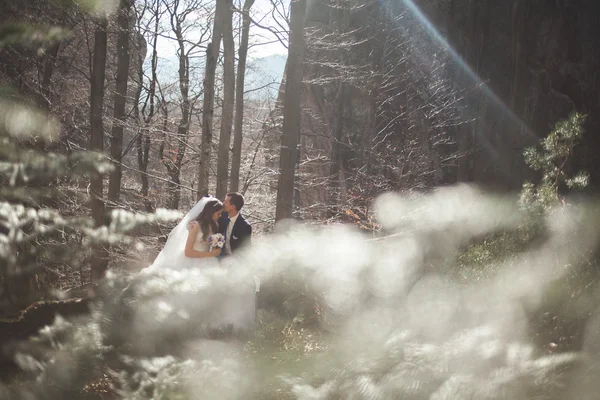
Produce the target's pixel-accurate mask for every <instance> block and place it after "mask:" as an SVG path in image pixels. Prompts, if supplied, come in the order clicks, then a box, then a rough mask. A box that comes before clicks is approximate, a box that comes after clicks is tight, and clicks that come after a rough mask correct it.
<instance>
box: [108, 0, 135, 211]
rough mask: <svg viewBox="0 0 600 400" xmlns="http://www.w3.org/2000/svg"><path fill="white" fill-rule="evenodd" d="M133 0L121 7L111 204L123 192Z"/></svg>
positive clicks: (126, 1) (125, 1)
mask: <svg viewBox="0 0 600 400" xmlns="http://www.w3.org/2000/svg"><path fill="white" fill-rule="evenodd" d="M131 1H132V0H121V4H120V7H119V16H118V19H117V20H118V26H119V39H118V40H117V82H116V89H117V90H116V93H115V100H114V114H113V126H112V133H111V137H110V155H111V157H112V160H113V166H114V170H113V171H112V172H111V173H110V176H109V180H108V200H109V202H110V203H111V205H113V206H114V205H115V204H116V203H117V202H118V201H119V194H120V192H121V176H122V168H121V158H122V154H123V129H124V125H125V119H126V115H125V104H126V101H127V81H128V80H129V34H130V30H131V28H130V27H131V22H130V18H129V17H130V11H131Z"/></svg>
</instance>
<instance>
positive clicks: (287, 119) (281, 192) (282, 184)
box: [275, 0, 306, 221]
mask: <svg viewBox="0 0 600 400" xmlns="http://www.w3.org/2000/svg"><path fill="white" fill-rule="evenodd" d="M305 14H306V0H292V5H291V11H290V44H289V47H288V58H287V71H286V77H285V93H284V99H283V128H282V130H283V135H282V137H281V149H280V153H279V179H278V182H277V205H276V209H275V220H277V221H279V220H281V219H284V218H291V217H292V212H293V202H294V181H295V169H296V161H297V159H298V143H299V141H300V122H301V107H300V102H301V98H302V77H303V68H302V64H303V62H304V47H305V44H304V20H305Z"/></svg>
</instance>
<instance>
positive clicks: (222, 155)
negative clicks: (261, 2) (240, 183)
mask: <svg viewBox="0 0 600 400" xmlns="http://www.w3.org/2000/svg"><path fill="white" fill-rule="evenodd" d="M224 14H225V15H224V18H223V64H224V66H223V112H222V114H221V132H220V135H219V158H218V161H217V190H216V196H217V198H219V199H223V198H224V197H225V194H226V193H227V182H228V180H229V179H228V178H229V173H228V172H229V151H230V150H229V146H230V144H231V125H232V123H233V106H234V101H235V99H234V96H235V69H234V58H235V50H234V44H233V22H232V19H233V2H232V1H231V0H226V1H225V13H224Z"/></svg>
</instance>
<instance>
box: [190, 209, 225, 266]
mask: <svg viewBox="0 0 600 400" xmlns="http://www.w3.org/2000/svg"><path fill="white" fill-rule="evenodd" d="M221 211H223V203H221V202H220V201H219V200H217V199H212V200H209V201H207V202H206V204H205V205H204V208H203V209H202V211H201V212H200V215H198V217H197V218H196V219H195V221H193V222H191V223H190V225H189V227H188V228H189V232H188V237H187V240H186V242H185V251H184V254H185V256H186V257H190V258H208V257H218V256H219V255H220V254H221V248H220V247H217V248H215V249H212V248H211V244H210V243H209V241H208V238H209V236H211V235H214V234H216V233H218V232H219V225H218V223H217V220H218V219H219V217H221Z"/></svg>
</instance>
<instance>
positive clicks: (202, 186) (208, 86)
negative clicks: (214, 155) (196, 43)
mask: <svg viewBox="0 0 600 400" xmlns="http://www.w3.org/2000/svg"><path fill="white" fill-rule="evenodd" d="M226 4H227V2H226V0H217V5H216V9H215V20H214V22H213V33H212V40H211V42H210V43H209V44H208V46H207V47H206V67H205V72H204V102H203V104H202V142H201V144H200V163H199V167H198V197H199V198H200V197H202V196H207V195H208V178H209V172H210V153H211V146H212V136H213V133H212V122H213V114H214V108H215V72H216V69H217V59H218V58H219V51H220V49H221V36H222V34H223V18H224V14H225V12H226V10H225V8H226Z"/></svg>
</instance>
